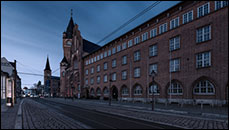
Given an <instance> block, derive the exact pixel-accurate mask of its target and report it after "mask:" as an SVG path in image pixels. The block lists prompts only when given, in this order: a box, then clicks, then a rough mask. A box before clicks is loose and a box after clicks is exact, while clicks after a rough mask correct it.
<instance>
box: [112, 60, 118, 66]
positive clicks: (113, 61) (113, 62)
mask: <svg viewBox="0 0 229 130" xmlns="http://www.w3.org/2000/svg"><path fill="white" fill-rule="evenodd" d="M116 65H117V64H116V59H113V60H112V68H114V67H116Z"/></svg>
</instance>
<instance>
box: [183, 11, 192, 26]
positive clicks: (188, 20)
mask: <svg viewBox="0 0 229 130" xmlns="http://www.w3.org/2000/svg"><path fill="white" fill-rule="evenodd" d="M189 13H192V15H191V16H192V17H191V19H190V17H189ZM185 15H186V18H187V20H186V22H185ZM192 20H193V10H191V11H189V12H187V13H185V14H183V24H186V23H189V22H191V21H192Z"/></svg>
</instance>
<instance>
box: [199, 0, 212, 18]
mask: <svg viewBox="0 0 229 130" xmlns="http://www.w3.org/2000/svg"><path fill="white" fill-rule="evenodd" d="M205 5H208V12H207V13H206V14H205V12H204V11H205V10H204V6H205ZM200 8H202V14H199V10H200ZM209 13H210V3H209V2H208V3H205V4H203V5H201V6H199V7H198V8H197V18H200V17H203V16H205V15H207V14H209Z"/></svg>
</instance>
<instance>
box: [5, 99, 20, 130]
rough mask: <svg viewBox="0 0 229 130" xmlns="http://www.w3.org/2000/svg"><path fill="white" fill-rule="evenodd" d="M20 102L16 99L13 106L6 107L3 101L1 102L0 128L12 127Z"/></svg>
mask: <svg viewBox="0 0 229 130" xmlns="http://www.w3.org/2000/svg"><path fill="white" fill-rule="evenodd" d="M20 102H21V101H20V100H19V99H17V104H15V105H14V107H7V106H6V105H5V103H2V104H1V129H14V126H15V121H16V115H17V112H18V107H19V104H20Z"/></svg>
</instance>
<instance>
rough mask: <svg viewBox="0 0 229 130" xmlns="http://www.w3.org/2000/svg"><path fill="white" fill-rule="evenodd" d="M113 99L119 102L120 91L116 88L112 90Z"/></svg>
mask: <svg viewBox="0 0 229 130" xmlns="http://www.w3.org/2000/svg"><path fill="white" fill-rule="evenodd" d="M112 98H113V99H115V100H118V89H117V88H116V87H113V88H112Z"/></svg>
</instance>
